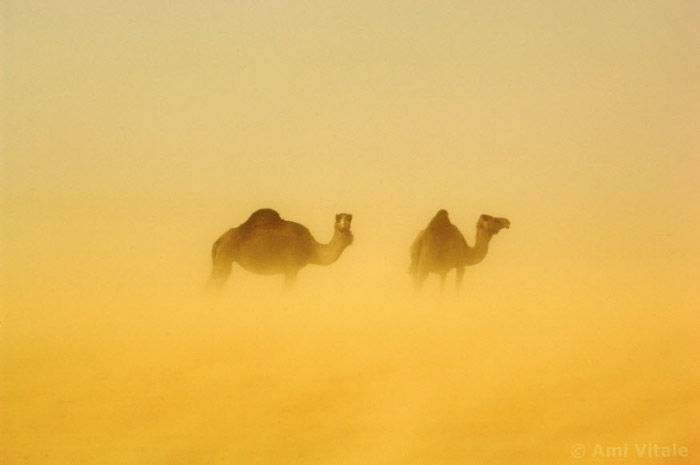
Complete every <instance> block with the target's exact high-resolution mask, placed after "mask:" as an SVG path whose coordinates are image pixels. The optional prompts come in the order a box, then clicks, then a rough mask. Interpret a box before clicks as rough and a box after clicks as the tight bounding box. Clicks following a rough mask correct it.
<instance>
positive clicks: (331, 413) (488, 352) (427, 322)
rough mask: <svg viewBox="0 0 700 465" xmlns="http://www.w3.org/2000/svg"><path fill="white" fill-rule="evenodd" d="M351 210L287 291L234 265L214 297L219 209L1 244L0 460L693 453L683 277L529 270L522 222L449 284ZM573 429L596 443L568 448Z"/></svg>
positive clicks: (364, 459)
mask: <svg viewBox="0 0 700 465" xmlns="http://www.w3.org/2000/svg"><path fill="white" fill-rule="evenodd" d="M213 215H214V214H213V213H212V216H213ZM329 218H330V219H332V215H331V216H329ZM357 218H358V220H357V227H356V228H355V234H356V237H357V241H356V243H355V244H353V245H352V246H351V247H349V248H348V249H347V250H346V252H345V255H344V256H343V257H341V259H340V260H339V261H338V262H337V263H335V264H333V265H331V266H328V267H313V266H309V267H307V268H306V269H304V270H302V272H301V273H300V276H299V281H298V286H297V288H296V289H295V290H294V291H293V292H292V293H288V294H287V293H285V292H284V291H283V285H282V278H281V277H279V276H278V277H274V276H272V277H263V276H255V275H250V274H249V273H247V272H245V271H243V270H242V269H240V268H239V267H235V268H234V272H233V275H232V279H231V282H229V284H228V286H227V287H226V289H225V291H224V293H223V294H222V295H221V296H220V297H219V298H213V297H211V296H208V295H206V294H204V293H202V287H203V285H204V282H205V280H206V276H207V273H208V271H209V270H208V266H209V263H208V260H209V257H208V247H209V245H210V242H211V240H213V239H215V238H216V237H217V236H216V233H217V232H218V230H215V228H214V227H213V226H212V227H209V228H202V231H195V230H194V229H193V228H190V229H184V228H182V227H181V226H182V225H180V227H179V229H178V227H176V226H177V224H176V223H171V224H158V225H153V224H146V225H145V226H144V225H142V226H140V227H139V226H133V225H132V228H131V229H130V230H129V229H128V228H124V229H122V230H121V231H120V234H118V235H116V236H115V237H112V240H111V241H107V242H105V241H104V240H97V239H95V236H94V234H95V233H96V232H97V229H99V228H100V226H99V225H97V226H96V225H95V224H92V225H91V226H87V225H82V226H81V225H79V224H77V223H73V224H72V226H70V228H71V231H72V233H73V234H77V236H76V235H73V236H72V237H71V238H70V239H64V241H65V243H62V242H61V239H60V237H64V238H65V237H66V236H61V235H60V234H58V232H59V231H60V230H61V228H62V227H63V226H61V225H59V224H53V223H52V224H51V225H48V226H47V228H49V229H46V228H44V229H42V230H41V232H40V231H35V232H34V233H33V234H36V235H41V234H45V233H46V231H48V230H50V231H52V232H53V233H54V234H55V236H56V237H57V239H56V243H55V247H54V248H53V249H52V250H51V251H49V252H46V251H44V252H43V253H38V252H37V250H36V249H35V248H33V247H30V246H28V245H27V244H28V243H26V244H25V245H23V246H21V247H20V246H18V247H17V248H16V249H13V250H15V252H14V254H13V255H12V256H14V257H15V262H14V267H13V271H14V273H12V274H8V275H9V276H10V278H11V279H10V281H9V282H10V284H12V287H11V288H8V289H6V292H5V294H6V299H5V300H6V303H7V304H8V305H7V307H6V311H5V318H4V324H3V345H2V354H3V386H2V387H3V397H2V399H3V400H2V408H3V415H2V417H3V434H2V435H3V438H4V439H3V443H4V444H3V452H2V454H3V463H11V464H35V463H44V464H79V463H100V464H112V463H113V464H123V463H130V464H156V463H163V464H219V463H221V464H230V463H250V464H253V463H259V464H268V463H269V464H273V463H319V464H320V463H348V464H351V463H358V464H360V463H363V464H364V463H406V464H409V463H416V464H423V463H472V462H473V463H482V464H502V463H521V464H541V463H600V460H602V459H601V457H599V456H598V457H594V456H591V453H593V452H594V451H595V449H594V448H595V447H596V445H602V446H605V447H608V446H611V447H612V446H619V445H622V444H629V448H630V449H629V452H628V455H627V456H626V457H621V458H620V457H617V458H615V460H616V463H640V460H641V459H640V458H639V457H637V456H636V452H635V451H634V449H633V447H634V444H637V443H640V444H646V443H654V444H659V445H662V446H666V445H668V446H670V445H672V444H677V445H679V446H682V447H687V448H688V449H689V451H690V454H696V453H697V450H698V446H700V444H698V442H697V437H700V436H699V435H698V434H697V432H698V431H697V426H696V425H697V422H696V421H695V420H696V419H697V414H698V408H699V407H700V402H699V399H698V392H700V391H698V379H697V376H696V374H697V366H696V361H695V360H696V359H695V356H694V354H696V353H697V352H696V348H695V346H694V344H695V343H694V339H693V337H692V324H689V323H691V322H693V321H695V320H693V318H694V317H693V316H692V314H691V312H690V308H691V304H692V302H690V301H689V300H688V299H687V297H686V298H685V300H684V297H683V295H686V296H687V294H681V293H677V294H673V293H670V291H669V289H668V288H666V291H665V292H664V293H663V295H660V296H656V298H654V297H653V296H654V293H653V289H650V288H647V289H646V290H645V296H646V297H645V298H643V299H640V298H638V296H636V295H635V292H630V293H622V292H620V289H619V287H617V286H619V285H620V281H619V280H618V281H615V282H612V283H606V279H607V275H603V276H598V277H597V278H595V277H593V278H591V277H590V274H588V276H589V278H583V277H582V276H583V273H582V272H581V270H565V269H559V270H556V273H554V272H553V273H550V274H547V273H544V272H543V269H542V268H538V267H537V266H535V265H532V266H530V267H525V268H522V266H523V265H522V263H521V264H520V265H518V262H519V259H518V254H515V256H514V257H513V256H511V257H508V256H506V255H508V254H512V252H509V250H511V251H514V250H517V249H518V247H513V244H517V243H518V242H519V241H520V240H521V238H522V236H523V235H524V233H522V232H518V228H520V230H521V231H522V230H523V229H527V228H526V227H525V226H524V225H522V224H520V225H518V224H517V223H515V222H514V226H513V228H512V229H511V230H509V231H507V232H504V233H503V234H500V235H499V236H498V237H497V238H495V239H494V243H493V244H492V250H491V252H490V254H492V256H491V257H487V259H486V260H485V261H484V263H482V264H480V265H479V266H475V267H471V268H470V269H469V270H468V273H467V279H466V280H465V285H464V289H463V290H462V293H461V294H460V295H456V294H455V293H454V292H453V290H452V289H451V288H450V287H449V286H448V289H447V291H446V293H445V295H444V296H443V297H442V298H440V296H439V294H438V290H437V281H436V278H435V277H433V278H432V279H431V280H430V281H429V282H428V283H427V285H426V289H424V292H423V293H422V294H421V295H419V296H413V295H412V294H411V289H410V286H409V277H408V274H407V272H406V271H407V264H408V262H407V260H408V249H407V244H408V243H410V242H407V243H406V247H403V245H404V244H393V245H392V243H391V242H389V241H384V242H382V241H381V236H380V238H379V239H376V240H374V239H373V238H372V237H371V235H370V234H369V231H368V228H367V225H366V224H365V225H364V226H363V222H362V214H360V215H357ZM330 219H329V220H328V221H321V218H319V224H325V223H328V224H326V230H327V231H326V234H325V235H324V234H321V233H320V232H319V233H318V234H317V237H319V238H320V240H325V239H327V237H326V236H329V235H330V229H331V220H330ZM397 221H398V220H397ZM318 229H320V231H323V228H322V227H320V226H319V227H318ZM168 231H170V236H168ZM178 231H179V232H178ZM25 232H26V233H27V234H30V233H29V232H28V231H25ZM88 233H89V234H88ZM412 233H413V231H410V230H408V229H406V231H405V234H403V235H404V236H405V237H406V238H407V239H410V236H411V235H412ZM467 234H469V233H467ZM30 236H31V234H30ZM90 237H92V238H93V241H92V242H90V239H89V238H90ZM159 237H160V238H161V239H160V240H158V239H157V238H159ZM76 238H80V239H81V240H80V241H76ZM145 238H148V239H147V240H146V239H145ZM30 239H31V237H30ZM114 241H116V243H115V242H114ZM377 241H379V242H377ZM30 242H31V241H30ZM508 244H510V246H509V245H508ZM177 247H179V249H178V248H177ZM382 250H383V251H384V252H385V254H384V258H385V259H384V260H378V259H377V256H376V255H375V254H380V253H381V251H382ZM183 251H185V252H183ZM47 253H48V256H47V255H46V254H47ZM71 256H73V259H72V260H71ZM379 256H381V255H379ZM386 257H389V258H386ZM20 258H22V260H24V261H25V262H27V263H28V265H25V266H22V265H21V264H20V260H19V259H20ZM36 263H43V264H44V265H45V266H44V269H43V270H41V267H36V266H35V265H36ZM29 265H31V267H30V266H29ZM577 273H579V274H578V275H577ZM615 273H618V274H619V270H616V271H615ZM533 275H535V276H533ZM577 278H578V283H577ZM13 279H14V280H13ZM628 279H630V280H633V279H635V275H632V276H631V277H628ZM636 279H641V278H640V277H639V276H636ZM630 282H632V281H629V282H628V284H629V283H630ZM674 296H675V297H674ZM669 299H672V300H669ZM577 444H583V445H584V446H585V447H588V457H584V458H583V459H580V458H577V457H575V456H573V455H572V447H576V445H577ZM691 457H692V455H691ZM689 460H690V459H688V458H685V457H676V458H667V457H646V458H644V463H690V462H689Z"/></svg>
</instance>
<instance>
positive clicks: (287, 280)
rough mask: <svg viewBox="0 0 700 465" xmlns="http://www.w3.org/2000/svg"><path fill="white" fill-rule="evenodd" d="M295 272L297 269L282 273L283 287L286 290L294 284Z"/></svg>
mask: <svg viewBox="0 0 700 465" xmlns="http://www.w3.org/2000/svg"><path fill="white" fill-rule="evenodd" d="M297 273H298V270H295V271H292V272H290V273H287V274H285V275H284V288H285V289H286V290H287V291H291V290H292V288H293V287H294V284H295V283H296V282H297Z"/></svg>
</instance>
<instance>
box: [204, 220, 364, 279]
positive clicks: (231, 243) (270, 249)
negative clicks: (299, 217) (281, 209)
mask: <svg viewBox="0 0 700 465" xmlns="http://www.w3.org/2000/svg"><path fill="white" fill-rule="evenodd" d="M351 222H352V215H350V214H348V213H339V214H337V215H335V231H334V233H333V237H332V238H331V240H330V242H328V243H327V244H321V243H319V242H317V241H316V240H315V239H314V238H313V236H312V235H311V233H310V232H309V230H308V229H307V228H306V227H305V226H302V225H301V224H299V223H295V222H293V221H287V220H284V219H282V218H281V217H280V215H279V213H277V212H276V211H275V210H272V209H269V208H263V209H261V210H257V211H256V212H254V213H253V214H252V215H250V217H249V218H248V219H247V220H246V221H245V222H244V223H242V224H241V225H239V226H238V227H236V228H232V229H229V230H228V231H226V232H225V233H224V234H223V235H222V236H221V237H219V238H218V239H217V240H216V242H214V245H213V246H212V250H211V257H212V270H211V275H210V276H209V282H208V283H207V288H208V289H211V290H215V291H219V290H221V289H222V287H223V286H224V284H225V283H226V281H227V280H228V278H229V276H230V274H231V267H232V265H233V262H237V263H238V264H239V265H241V266H242V267H243V268H244V269H246V270H248V271H250V272H251V273H256V274H264V275H269V274H283V275H284V276H285V284H286V287H287V288H291V287H293V285H294V283H295V281H296V277H297V273H298V272H299V270H300V269H302V268H303V267H305V266H306V265H308V264H310V263H312V264H315V265H330V264H331V263H334V262H335V261H336V260H338V258H339V257H340V255H341V254H342V253H343V250H345V248H346V247H347V246H349V245H350V244H352V241H353V235H352V232H351V231H350V223H351Z"/></svg>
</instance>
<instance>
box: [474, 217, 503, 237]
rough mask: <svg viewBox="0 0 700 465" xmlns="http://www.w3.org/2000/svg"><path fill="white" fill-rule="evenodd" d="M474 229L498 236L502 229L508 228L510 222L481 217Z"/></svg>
mask: <svg viewBox="0 0 700 465" xmlns="http://www.w3.org/2000/svg"><path fill="white" fill-rule="evenodd" d="M476 227H477V228H478V229H480V230H482V231H484V232H486V233H488V234H491V235H493V234H498V231H500V230H501V229H503V228H506V229H507V228H510V221H509V220H508V219H507V218H496V217H493V216H491V215H481V216H480V217H479V221H478V222H477V223H476Z"/></svg>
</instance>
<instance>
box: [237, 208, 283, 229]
mask: <svg viewBox="0 0 700 465" xmlns="http://www.w3.org/2000/svg"><path fill="white" fill-rule="evenodd" d="M280 221H282V217H280V214H279V213H277V212H276V211H275V210H273V209H271V208H261V209H260V210H257V211H255V212H253V214H252V215H250V217H248V219H247V220H246V222H245V223H244V224H246V225H249V226H263V225H270V224H275V223H279V222H280Z"/></svg>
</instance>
